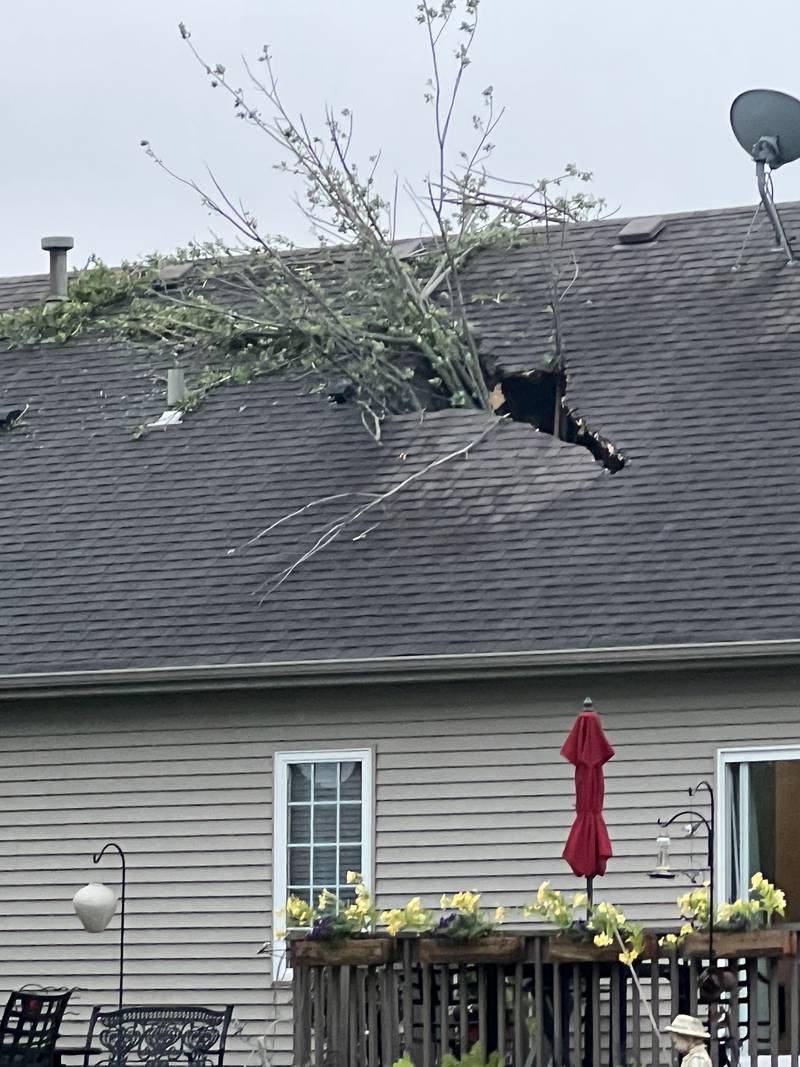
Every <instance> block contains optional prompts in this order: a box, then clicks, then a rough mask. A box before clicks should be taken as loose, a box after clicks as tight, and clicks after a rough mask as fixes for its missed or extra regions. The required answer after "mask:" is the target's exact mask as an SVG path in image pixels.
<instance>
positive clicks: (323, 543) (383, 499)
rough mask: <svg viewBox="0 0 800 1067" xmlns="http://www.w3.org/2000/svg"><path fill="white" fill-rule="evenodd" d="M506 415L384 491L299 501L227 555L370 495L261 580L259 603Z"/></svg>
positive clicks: (477, 440) (459, 454) (362, 533)
mask: <svg viewBox="0 0 800 1067" xmlns="http://www.w3.org/2000/svg"><path fill="white" fill-rule="evenodd" d="M505 417H506V416H502V417H500V418H494V417H491V418H489V419H488V420H487V422H486V424H485V425H484V427H483V429H482V430H481V431H480V433H478V434H477V435H476V436H475V437H473V438H472V439H471V440H469V441H468V442H467V443H466V444H464V445H462V446H461V447H460V448H456V449H454V450H453V451H452V452H448V453H447V454H446V455H442V456H438V457H437V458H436V459H434V460H431V461H430V462H429V463H426V464H425V465H424V466H422V467H420V469H419V470H416V471H414V473H413V474H410V475H408V477H406V478H403V479H402V480H401V481H399V482H397V483H396V484H395V485H393V486H391V487H390V488H389V489H386V490H384V491H383V492H380V493H335V494H333V495H331V496H325V497H320V498H319V499H317V500H310V501H309V502H308V503H306V504H304V505H302V507H299V508H295V509H294V510H292V511H290V512H287V513H286V514H285V515H282V516H281V517H280V518H279V519H276V520H275V522H272V523H270V525H269V526H267V527H265V529H263V530H262V531H261V532H260V533H258V534H256V536H255V537H251V538H250V539H249V540H248V541H245V543H244V544H243V545H241V546H240V547H239V548H238V549H237V548H230V549H228V553H227V554H228V555H229V556H232V555H234V554H235V553H236V552H239V551H242V550H244V549H246V548H248V547H250V546H251V545H253V544H255V543H256V542H257V541H259V540H261V539H262V538H263V537H265V536H267V535H268V534H269V533H271V532H272V531H273V530H274V529H276V528H277V527H278V526H281V525H282V524H283V523H285V522H288V521H289V520H291V519H293V518H296V517H297V516H299V515H302V514H304V513H305V512H307V511H309V510H311V509H312V508H316V507H320V506H321V505H323V504H328V503H331V502H333V501H335V500H341V499H345V498H348V497H353V496H362V497H363V496H368V497H369V499H368V500H366V501H365V502H363V503H361V504H358V505H356V506H355V507H353V508H350V509H349V510H348V511H346V512H345V513H344V514H342V515H340V516H338V517H337V518H336V519H334V521H333V522H332V523H329V524H327V525H326V526H325V528H324V530H323V531H322V532H321V533H320V534H319V536H317V537H316V539H315V540H314V541H313V543H312V544H310V545H309V546H308V548H306V549H305V550H304V551H303V552H301V553H300V555H299V556H298V557H297V558H296V559H295V560H293V562H292V563H290V564H289V565H288V566H287V567H284V568H283V570H282V571H280V573H279V574H277V575H276V576H274V577H273V578H270V579H267V581H266V582H264V583H263V585H262V586H261V590H262V595H261V598H260V600H259V604H262V603H263V602H264V600H266V598H267V597H269V596H271V595H272V594H273V593H274V592H276V591H277V590H278V589H280V587H281V586H282V585H283V583H284V582H285V581H287V580H288V579H289V578H291V576H292V575H293V574H294V573H295V571H296V570H298V569H299V568H300V567H302V566H303V565H304V564H306V563H308V562H309V561H310V560H312V559H313V558H314V557H315V556H317V555H318V554H319V553H320V552H322V551H323V550H324V549H326V548H327V547H328V546H329V545H331V544H333V542H334V541H336V540H338V539H339V538H340V537H341V536H342V534H344V533H347V532H348V531H350V530H352V529H353V528H354V527H355V526H356V525H357V524H359V525H360V523H361V520H362V519H363V518H364V516H365V515H367V514H369V513H370V512H371V511H372V510H373V509H374V508H377V507H383V506H384V505H385V504H386V503H387V502H389V501H390V500H392V499H393V498H394V497H396V496H397V495H398V494H399V493H402V492H403V490H404V489H407V488H408V486H410V485H412V484H413V483H414V482H417V481H419V479H420V478H423V477H424V476H425V475H426V474H429V473H430V472H431V471H432V470H435V469H436V468H437V467H441V466H442V465H443V464H445V463H451V462H453V461H454V460H457V459H460V458H463V459H468V458H469V455H470V453H471V452H472V451H473V449H475V448H477V446H478V445H479V444H480V443H481V441H484V440H485V439H486V438H487V437H488V436H489V434H491V433H493V432H494V431H495V430H496V429H497V428H498V427H499V426H501V425H502V423H503V420H504V418H505ZM379 525H380V521H378V522H374V523H372V524H371V525H370V526H369V529H368V530H360V531H359V533H358V534H357V535H356V536H355V537H354V538H353V540H354V541H357V540H363V538H364V537H365V536H366V534H367V533H368V532H371V531H372V530H375V529H376V528H377V527H378V526H379Z"/></svg>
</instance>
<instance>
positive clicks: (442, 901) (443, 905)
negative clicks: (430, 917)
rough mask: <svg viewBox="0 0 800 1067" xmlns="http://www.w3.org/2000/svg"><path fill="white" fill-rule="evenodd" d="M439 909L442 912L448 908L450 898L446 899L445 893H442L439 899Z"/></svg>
mask: <svg viewBox="0 0 800 1067" xmlns="http://www.w3.org/2000/svg"><path fill="white" fill-rule="evenodd" d="M439 907H440V908H441V909H442V911H447V909H448V908H449V907H450V897H448V895H447V894H446V893H442V896H441V899H440V900H439Z"/></svg>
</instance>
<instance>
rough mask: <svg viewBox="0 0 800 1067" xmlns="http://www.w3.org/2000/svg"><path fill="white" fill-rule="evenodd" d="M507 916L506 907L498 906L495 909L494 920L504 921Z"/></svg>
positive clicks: (497, 921)
mask: <svg viewBox="0 0 800 1067" xmlns="http://www.w3.org/2000/svg"><path fill="white" fill-rule="evenodd" d="M505 917H506V909H505V908H499V907H498V908H495V909H494V921H495V922H496V923H501V922H503V921H504V920H505Z"/></svg>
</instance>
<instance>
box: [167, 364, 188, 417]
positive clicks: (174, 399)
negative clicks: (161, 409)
mask: <svg viewBox="0 0 800 1067" xmlns="http://www.w3.org/2000/svg"><path fill="white" fill-rule="evenodd" d="M185 399H186V379H185V378H184V376H183V371H182V370H181V368H180V367H170V368H169V370H168V371H167V407H168V408H174V407H177V406H178V404H182V403H183V401H184V400H185Z"/></svg>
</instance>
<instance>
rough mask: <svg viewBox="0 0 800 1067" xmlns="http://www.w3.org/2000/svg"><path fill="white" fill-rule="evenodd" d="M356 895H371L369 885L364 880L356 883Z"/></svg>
mask: <svg viewBox="0 0 800 1067" xmlns="http://www.w3.org/2000/svg"><path fill="white" fill-rule="evenodd" d="M356 896H357V897H368V896H369V890H368V889H367V887H366V886H365V885H364V883H363V882H359V883H358V884H357V885H356Z"/></svg>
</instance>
